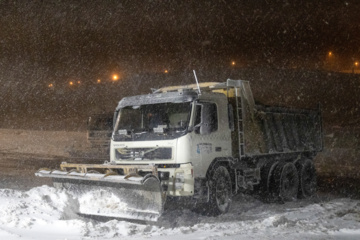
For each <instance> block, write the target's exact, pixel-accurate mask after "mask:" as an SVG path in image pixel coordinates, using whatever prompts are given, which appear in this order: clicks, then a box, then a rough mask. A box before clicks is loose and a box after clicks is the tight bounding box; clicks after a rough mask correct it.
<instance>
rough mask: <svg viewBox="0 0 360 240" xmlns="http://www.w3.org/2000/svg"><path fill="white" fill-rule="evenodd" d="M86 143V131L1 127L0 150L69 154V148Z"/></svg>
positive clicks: (78, 146)
mask: <svg viewBox="0 0 360 240" xmlns="http://www.w3.org/2000/svg"><path fill="white" fill-rule="evenodd" d="M86 144H87V139H86V133H85V132H67V131H29V130H20V129H0V151H6V152H15V153H26V154H40V155H44V156H49V155H51V156H68V155H69V153H68V152H69V150H71V149H73V148H81V147H82V146H83V145H86Z"/></svg>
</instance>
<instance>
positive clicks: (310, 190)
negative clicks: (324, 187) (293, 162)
mask: <svg viewBox="0 0 360 240" xmlns="http://www.w3.org/2000/svg"><path fill="white" fill-rule="evenodd" d="M297 170H298V173H299V192H298V196H299V197H300V198H308V197H311V196H313V195H314V194H315V193H316V190H317V180H316V169H315V166H314V163H313V162H312V161H311V160H310V159H305V160H303V161H301V162H299V163H298V164H297Z"/></svg>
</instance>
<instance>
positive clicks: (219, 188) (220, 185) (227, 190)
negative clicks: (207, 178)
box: [215, 167, 231, 213]
mask: <svg viewBox="0 0 360 240" xmlns="http://www.w3.org/2000/svg"><path fill="white" fill-rule="evenodd" d="M217 175H218V179H217V181H216V183H215V200H216V205H217V207H218V209H219V210H220V212H221V213H224V212H226V211H227V209H228V208H229V205H230V194H231V186H230V177H229V173H228V171H227V170H226V169H225V168H223V167H221V168H220V169H219V171H217Z"/></svg>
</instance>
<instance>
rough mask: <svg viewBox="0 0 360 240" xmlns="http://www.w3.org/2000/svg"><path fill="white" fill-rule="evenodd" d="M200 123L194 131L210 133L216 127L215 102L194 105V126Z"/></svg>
mask: <svg viewBox="0 0 360 240" xmlns="http://www.w3.org/2000/svg"><path fill="white" fill-rule="evenodd" d="M199 123H201V124H200V128H197V129H196V130H195V132H196V133H200V134H210V133H212V132H215V131H216V130H217V129H218V117H217V107H216V104H215V103H201V104H199V105H197V106H196V118H195V126H196V125H198V124H199Z"/></svg>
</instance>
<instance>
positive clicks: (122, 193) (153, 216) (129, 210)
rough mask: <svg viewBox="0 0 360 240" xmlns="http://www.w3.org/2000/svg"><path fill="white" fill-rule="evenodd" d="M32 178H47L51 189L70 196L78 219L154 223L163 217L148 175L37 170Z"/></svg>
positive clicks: (159, 194)
mask: <svg viewBox="0 0 360 240" xmlns="http://www.w3.org/2000/svg"><path fill="white" fill-rule="evenodd" d="M35 175H36V176H39V177H51V178H52V180H53V183H54V186H55V187H57V188H64V189H66V190H67V191H68V192H69V193H70V194H72V195H73V196H74V197H75V198H76V199H77V201H78V213H80V214H82V215H91V216H102V217H114V218H124V219H136V220H143V221H157V220H158V218H159V217H160V216H161V215H162V213H163V206H164V196H163V194H162V189H161V185H160V181H159V179H158V178H157V177H156V176H154V175H153V174H151V173H149V174H147V175H145V176H144V177H142V176H139V175H137V174H128V175H113V174H109V173H107V174H101V173H88V172H86V173H82V172H78V171H73V172H71V171H70V172H67V171H60V170H54V171H51V170H46V169H43V170H41V169H40V170H39V171H38V172H36V173H35Z"/></svg>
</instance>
